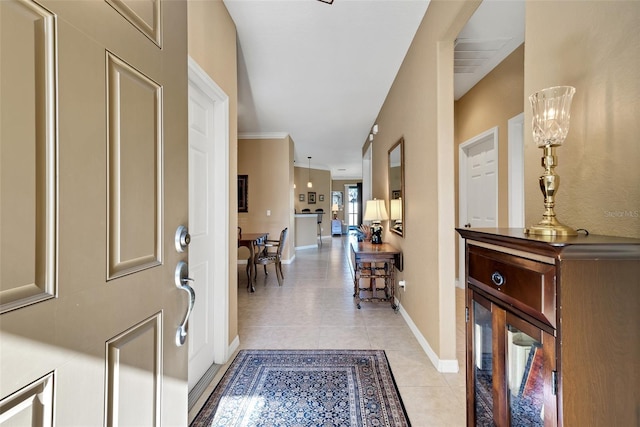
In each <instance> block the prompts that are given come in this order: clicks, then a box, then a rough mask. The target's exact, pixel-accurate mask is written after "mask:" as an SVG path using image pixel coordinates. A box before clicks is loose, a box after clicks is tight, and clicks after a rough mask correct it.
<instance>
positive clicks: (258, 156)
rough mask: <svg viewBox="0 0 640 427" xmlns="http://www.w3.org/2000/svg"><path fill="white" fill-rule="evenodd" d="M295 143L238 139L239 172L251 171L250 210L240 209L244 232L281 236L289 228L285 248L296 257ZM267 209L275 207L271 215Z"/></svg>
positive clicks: (288, 257) (286, 255) (285, 139)
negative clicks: (294, 219) (293, 170)
mask: <svg viewBox="0 0 640 427" xmlns="http://www.w3.org/2000/svg"><path fill="white" fill-rule="evenodd" d="M292 153H293V144H292V142H291V139H290V138H289V137H288V136H287V137H285V138H281V139H241V140H239V141H238V175H248V191H247V193H248V202H247V206H248V208H249V209H248V210H249V211H248V212H246V213H245V212H240V213H238V214H237V215H238V225H239V226H240V227H242V232H243V233H244V232H248V233H253V232H268V233H269V239H273V240H276V239H279V238H280V232H281V231H282V230H283V229H284V228H285V227H287V228H289V234H288V236H287V242H286V245H285V248H284V251H283V257H284V259H285V260H289V259H291V258H293V254H294V249H293V248H294V242H295V238H294V236H295V225H294V224H295V223H294V221H293V207H292V202H291V200H292V196H293V191H292V190H293V181H292V176H291V172H292V170H291V169H292V163H293V160H292V155H293V154H292ZM267 211H271V212H270V213H271V214H270V215H267Z"/></svg>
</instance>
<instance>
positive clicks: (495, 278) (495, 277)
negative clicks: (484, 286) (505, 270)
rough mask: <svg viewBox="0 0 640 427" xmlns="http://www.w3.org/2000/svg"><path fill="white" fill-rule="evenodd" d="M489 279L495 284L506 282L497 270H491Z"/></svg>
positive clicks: (499, 284)
mask: <svg viewBox="0 0 640 427" xmlns="http://www.w3.org/2000/svg"><path fill="white" fill-rule="evenodd" d="M491 281H492V282H493V284H494V285H496V286H502V285H504V284H505V282H506V280H505V279H504V276H503V275H502V274H500V272H499V271H494V272H493V274H492V275H491Z"/></svg>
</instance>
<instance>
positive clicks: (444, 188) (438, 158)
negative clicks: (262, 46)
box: [364, 1, 479, 369]
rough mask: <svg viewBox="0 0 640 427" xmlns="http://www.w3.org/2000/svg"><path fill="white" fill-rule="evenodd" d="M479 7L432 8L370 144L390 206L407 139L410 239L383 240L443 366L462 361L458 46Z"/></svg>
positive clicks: (403, 295) (409, 307)
mask: <svg viewBox="0 0 640 427" xmlns="http://www.w3.org/2000/svg"><path fill="white" fill-rule="evenodd" d="M478 4H479V2H449V1H432V2H431V3H430V4H429V7H428V9H427V13H426V15H425V18H424V20H423V22H422V24H421V26H420V28H419V29H418V31H417V33H416V36H415V39H414V41H413V43H412V45H411V47H410V49H409V51H408V53H407V56H406V58H405V60H404V62H403V64H402V67H401V68H400V70H399V72H398V75H397V77H396V80H395V81H394V83H393V86H392V88H391V90H390V92H389V94H388V95H387V99H386V100H385V102H384V105H383V107H382V109H381V111H380V113H379V117H378V119H377V123H378V125H379V129H380V130H379V132H378V134H377V135H376V138H375V140H374V142H373V155H372V170H373V182H372V196H373V197H376V198H381V199H385V200H386V201H387V203H388V199H389V195H388V187H387V186H388V176H387V175H388V171H387V170H388V169H387V151H388V150H389V148H390V147H391V146H392V145H393V144H395V143H396V142H397V141H398V139H399V138H400V137H402V136H404V140H405V153H404V158H405V179H406V182H405V199H404V202H405V229H406V233H405V234H406V236H405V237H404V238H402V237H400V236H397V235H395V234H393V233H390V232H389V231H388V230H387V231H386V233H385V236H384V239H385V241H386V242H389V243H391V244H393V245H395V246H397V247H399V248H400V249H402V251H403V254H404V271H403V272H402V273H400V278H404V279H405V280H406V281H407V290H406V291H400V292H399V294H398V296H399V298H400V302H401V304H402V306H403V308H404V310H406V312H407V314H408V315H409V316H410V317H411V320H412V321H413V322H414V323H415V325H416V327H417V328H418V330H419V332H420V334H421V335H422V336H423V337H424V338H425V339H426V341H427V342H428V345H429V346H430V348H431V349H432V350H433V353H435V355H432V356H433V357H435V358H437V359H439V361H444V363H445V364H446V365H447V368H446V369H451V365H452V364H454V363H455V360H456V358H457V357H463V356H462V354H460V356H458V355H457V354H456V342H455V331H456V325H455V256H456V254H455V239H456V235H455V231H454V226H455V224H454V211H455V209H454V208H455V203H454V184H453V180H454V173H453V168H452V163H453V160H454V157H453V151H454V149H453V147H454V141H453V73H452V72H451V70H452V69H453V41H454V39H455V37H456V36H457V34H458V33H459V31H460V30H461V29H462V27H463V26H464V24H465V23H466V21H467V20H468V18H469V16H471V14H472V13H473V11H474V10H475V8H476V7H477V6H478ZM435 64H437V65H435ZM364 148H366V147H364ZM387 227H388V224H385V228H387ZM433 357H432V360H433ZM436 363H439V362H436Z"/></svg>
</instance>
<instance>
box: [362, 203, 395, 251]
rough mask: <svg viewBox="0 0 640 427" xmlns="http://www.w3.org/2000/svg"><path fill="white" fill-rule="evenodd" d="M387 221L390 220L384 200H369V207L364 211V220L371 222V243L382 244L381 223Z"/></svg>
mask: <svg viewBox="0 0 640 427" xmlns="http://www.w3.org/2000/svg"><path fill="white" fill-rule="evenodd" d="M387 219H389V215H387V208H386V207H385V205H384V200H378V199H373V200H367V205H366V206H365V209H364V220H365V221H371V243H374V244H380V243H382V225H381V224H380V221H385V220H387Z"/></svg>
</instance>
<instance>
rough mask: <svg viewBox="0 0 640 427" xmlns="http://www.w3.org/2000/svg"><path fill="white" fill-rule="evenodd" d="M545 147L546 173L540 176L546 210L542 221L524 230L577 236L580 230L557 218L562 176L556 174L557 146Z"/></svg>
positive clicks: (548, 234)
mask: <svg viewBox="0 0 640 427" xmlns="http://www.w3.org/2000/svg"><path fill="white" fill-rule="evenodd" d="M543 149H544V155H543V156H542V166H543V167H544V174H543V175H542V176H541V177H540V191H542V194H543V196H544V207H545V211H544V214H543V215H542V221H540V222H539V223H537V224H536V225H534V226H532V227H529V228H525V230H524V232H525V234H531V235H534V236H551V237H555V236H577V235H578V232H577V231H576V230H574V229H573V228H571V227H567V226H566V225H564V224H562V223H560V221H558V220H557V219H556V213H555V211H554V210H553V208H554V206H555V195H556V193H557V191H558V188H559V187H560V177H559V176H558V175H556V173H555V172H554V169H555V167H556V165H557V164H558V158H557V157H556V153H555V146H553V145H545V146H544V147H543Z"/></svg>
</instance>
